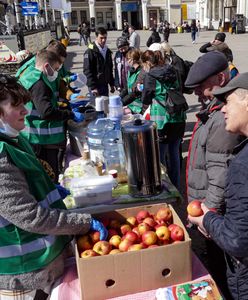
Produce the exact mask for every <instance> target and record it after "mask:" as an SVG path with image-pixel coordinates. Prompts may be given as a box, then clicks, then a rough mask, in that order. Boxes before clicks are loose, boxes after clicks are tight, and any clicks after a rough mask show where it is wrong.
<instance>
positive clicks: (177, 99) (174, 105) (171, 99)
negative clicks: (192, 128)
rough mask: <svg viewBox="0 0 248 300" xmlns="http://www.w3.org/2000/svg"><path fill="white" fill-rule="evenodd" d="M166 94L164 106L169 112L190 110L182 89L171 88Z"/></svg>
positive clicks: (175, 112)
mask: <svg viewBox="0 0 248 300" xmlns="http://www.w3.org/2000/svg"><path fill="white" fill-rule="evenodd" d="M166 96H167V97H166V101H165V105H164V108H165V109H166V111H167V112H168V113H169V114H171V115H173V114H179V113H181V112H184V111H186V110H188V108H189V106H188V103H187V101H186V99H185V97H184V95H183V93H182V92H181V91H178V90H176V89H169V90H168V91H167V93H166Z"/></svg>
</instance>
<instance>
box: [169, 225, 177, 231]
mask: <svg viewBox="0 0 248 300" xmlns="http://www.w3.org/2000/svg"><path fill="white" fill-rule="evenodd" d="M177 226H178V225H177V224H170V226H168V229H169V230H170V231H172V230H173V229H174V228H175V227H177Z"/></svg>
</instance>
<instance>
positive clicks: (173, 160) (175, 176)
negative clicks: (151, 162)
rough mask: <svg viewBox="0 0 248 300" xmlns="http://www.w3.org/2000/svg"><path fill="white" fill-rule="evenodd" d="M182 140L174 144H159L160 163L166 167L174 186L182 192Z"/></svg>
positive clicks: (179, 139)
mask: <svg viewBox="0 0 248 300" xmlns="http://www.w3.org/2000/svg"><path fill="white" fill-rule="evenodd" d="M181 140H182V139H181V138H178V139H176V140H175V141H173V142H169V143H167V144H165V143H159V153H160V161H161V163H162V164H163V165H164V166H166V168H167V172H168V176H169V178H170V180H171V182H172V183H173V184H174V186H175V187H176V188H177V189H178V190H180V153H179V148H180V143H181Z"/></svg>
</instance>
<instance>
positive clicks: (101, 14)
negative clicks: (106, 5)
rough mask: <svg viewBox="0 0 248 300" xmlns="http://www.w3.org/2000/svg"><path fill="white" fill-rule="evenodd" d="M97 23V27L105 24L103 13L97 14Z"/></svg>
mask: <svg viewBox="0 0 248 300" xmlns="http://www.w3.org/2000/svg"><path fill="white" fill-rule="evenodd" d="M96 22H97V25H99V24H103V13H102V12H97V13H96Z"/></svg>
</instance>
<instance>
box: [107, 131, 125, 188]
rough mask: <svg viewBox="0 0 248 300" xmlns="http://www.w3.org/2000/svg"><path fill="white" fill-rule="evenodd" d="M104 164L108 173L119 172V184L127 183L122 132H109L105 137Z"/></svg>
mask: <svg viewBox="0 0 248 300" xmlns="http://www.w3.org/2000/svg"><path fill="white" fill-rule="evenodd" d="M103 147H104V152H103V156H104V162H105V166H106V171H107V173H108V174H110V173H109V172H111V171H113V170H116V171H117V178H116V179H117V181H118V183H124V182H127V172H126V161H125V153H124V147H123V143H122V136H121V131H120V130H111V131H108V132H107V133H106V134H105V135H104V137H103Z"/></svg>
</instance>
